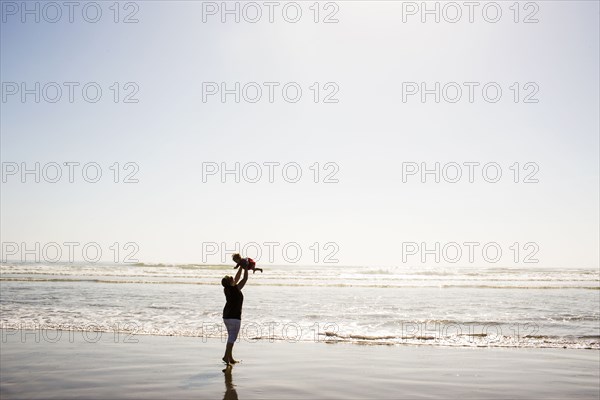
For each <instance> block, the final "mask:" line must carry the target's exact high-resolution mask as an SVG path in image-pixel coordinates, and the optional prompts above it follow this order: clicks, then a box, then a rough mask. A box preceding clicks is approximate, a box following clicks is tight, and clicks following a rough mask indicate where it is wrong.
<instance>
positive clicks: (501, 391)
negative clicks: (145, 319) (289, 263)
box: [0, 330, 600, 399]
mask: <svg viewBox="0 0 600 400" xmlns="http://www.w3.org/2000/svg"><path fill="white" fill-rule="evenodd" d="M36 340H39V341H37V342H36ZM125 341H127V342H125ZM129 341H132V342H134V341H137V343H128V342H129ZM124 342H125V343H124ZM223 348H224V344H223V343H221V341H220V340H218V339H207V340H206V341H204V340H203V339H202V338H190V337H165V336H150V335H137V336H132V337H129V338H126V337H125V336H123V334H121V335H120V336H118V337H115V336H114V335H113V333H94V332H87V340H86V336H84V335H83V333H82V332H68V331H62V332H60V333H59V331H46V332H43V333H40V332H39V331H37V333H36V332H35V331H19V330H3V331H2V343H1V350H2V351H1V357H0V361H1V363H0V364H1V367H0V372H1V376H2V380H1V386H0V396H1V397H2V399H19V398H32V399H42V398H54V399H58V398H61V399H66V398H87V399H97V398H148V399H149V398H153V399H159V398H196V399H198V398H200V399H215V398H226V399H237V398H239V399H265V398H268V399H307V398H311V399H316V398H318V399H339V398H345V399H386V398H388V399H392V398H394V399H438V398H469V399H481V398H486V399H500V398H502V399H506V398H512V399H540V398H545V399H565V398H570V399H575V398H576V399H597V398H598V396H599V395H600V377H599V371H600V353H599V352H598V351H596V350H574V349H519V348H510V349H502V348H447V347H441V346H440V347H436V346H381V345H356V344H327V343H287V342H284V341H276V342H272V343H271V342H269V341H256V342H253V343H249V342H246V341H243V342H240V343H238V344H236V347H235V349H234V355H235V356H236V358H238V359H239V360H241V363H239V364H237V365H235V366H234V367H233V368H232V370H231V373H224V372H223V369H224V364H223V363H222V362H221V360H220V358H221V356H222V353H223Z"/></svg>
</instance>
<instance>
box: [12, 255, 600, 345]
mask: <svg viewBox="0 0 600 400" xmlns="http://www.w3.org/2000/svg"><path fill="white" fill-rule="evenodd" d="M261 267H263V268H264V273H262V274H261V273H260V272H257V273H255V274H252V273H250V277H249V279H248V283H247V284H246V287H245V288H244V289H243V293H244V307H243V314H242V330H241V332H240V337H239V340H240V341H248V342H253V341H258V340H261V341H276V340H285V341H288V342H296V341H314V342H324V343H337V342H345V343H356V344H373V345H424V346H461V347H465V346H466V347H523V348H543V347H553V348H585V349H596V350H598V349H600V273H599V271H598V270H597V269H573V268H570V269H560V268H556V269H542V268H531V267H530V268H500V267H494V268H490V267H486V268H476V267H469V268H457V267H431V268H424V267H414V268H412V267H406V266H398V267H385V268H384V267H380V268H379V267H360V266H354V267H341V266H325V267H318V266H313V267H302V266H289V265H288V266H269V265H261ZM235 272H236V271H235V270H233V268H232V266H223V265H194V264H185V265H181V264H176V265H166V264H132V265H121V264H77V263H69V264H66V263H63V264H61V263H56V264H39V263H20V262H19V263H10V262H8V263H4V264H2V265H0V328H2V329H6V330H10V329H31V330H38V331H41V332H44V331H45V330H56V329H59V330H67V331H72V332H107V333H111V334H113V335H115V337H117V336H119V337H120V338H122V337H130V338H134V337H135V336H134V335H137V334H139V335H143V334H151V335H174V336H193V337H198V338H199V340H202V339H203V338H216V337H217V338H221V339H222V340H224V339H225V337H226V331H225V327H224V325H223V322H222V319H221V317H222V310H223V306H224V304H225V296H224V294H223V288H222V286H221V283H220V282H221V278H222V277H223V276H224V275H226V274H228V275H234V274H235ZM87 337H89V338H92V339H90V340H93V337H94V335H87Z"/></svg>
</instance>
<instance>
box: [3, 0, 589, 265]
mask: <svg viewBox="0 0 600 400" xmlns="http://www.w3.org/2000/svg"><path fill="white" fill-rule="evenodd" d="M513 3H514V2H497V3H492V2H479V3H478V5H477V6H476V7H475V8H474V9H472V10H470V9H469V8H467V7H466V6H464V5H463V3H462V2H457V3H452V4H450V5H449V3H447V2H437V3H436V2H430V3H428V5H429V7H430V8H429V10H435V7H437V9H438V10H439V14H438V17H439V21H438V22H436V20H435V17H436V15H435V14H427V13H425V12H423V11H424V10H423V9H422V8H421V2H391V1H376V2H367V1H337V2H320V3H316V6H315V3H314V2H302V1H299V2H279V3H278V5H277V6H276V7H274V8H273V9H269V6H268V5H265V3H264V2H254V3H248V2H227V5H226V7H229V8H228V9H229V10H235V9H236V7H237V10H239V22H236V20H235V18H236V15H235V12H234V13H229V14H228V13H226V12H225V13H224V12H223V9H222V4H224V3H221V2H195V1H174V2H165V1H135V2H120V3H115V2H112V1H110V2H109V1H98V2H77V3H76V5H75V6H73V7H74V8H73V9H71V10H69V9H68V8H67V7H66V6H64V5H61V4H62V2H58V3H52V5H48V3H43V2H36V1H30V2H26V3H22V2H7V1H2V2H1V7H2V8H1V11H2V23H1V26H0V45H1V49H0V58H1V60H0V67H1V71H0V78H1V81H2V99H1V103H0V107H1V109H0V114H1V122H0V146H1V149H0V157H1V161H2V182H1V183H0V185H1V193H0V201H1V204H0V212H1V218H0V219H1V222H0V234H1V236H2V238H1V242H2V259H3V260H21V259H26V260H28V261H32V260H37V261H40V262H44V261H51V260H55V259H57V258H60V260H62V261H64V260H65V259H67V258H69V257H70V256H72V259H74V260H77V261H90V260H92V261H94V260H96V258H97V257H96V254H100V255H101V256H99V257H100V259H101V260H104V261H107V260H108V261H113V262H114V261H117V262H132V261H139V262H146V263H159V262H160V263H209V264H220V263H229V262H230V260H229V256H230V253H231V252H233V251H234V250H239V251H242V252H243V255H244V256H250V257H254V258H256V259H258V260H259V263H261V264H279V265H290V266H294V265H311V264H318V265H330V264H331V265H340V266H344V265H364V266H399V267H400V266H406V267H412V266H461V267H468V266H473V267H482V266H488V267H525V268H554V267H558V268H578V267H585V268H598V265H599V246H598V244H599V233H598V232H599V206H598V204H599V181H600V179H599V178H600V173H599V131H600V127H599V114H598V113H599V111H598V110H599V109H600V104H599V87H600V82H599V72H598V71H599V70H600V66H599V48H600V46H599V42H598V41H599V37H600V35H599V33H600V32H599V3H598V2H595V1H538V2H519V3H518V6H517V7H515V6H514V5H513ZM115 4H117V5H118V7H115ZM436 4H437V6H436ZM56 5H58V7H57V6H56ZM456 5H458V6H456ZM23 7H28V8H27V10H24V9H23ZM511 7H512V8H511ZM28 10H29V11H30V12H28ZM257 10H259V12H260V18H259V17H258V14H257V13H256V12H257ZM298 10H300V14H298ZM269 11H271V12H272V22H270V21H269ZM317 11H318V13H317ZM470 11H471V18H472V22H470V21H469V12H470ZM498 11H499V14H498ZM70 12H71V15H69V13H70ZM98 12H99V13H98ZM459 15H460V16H459ZM36 18H37V19H38V20H37V21H36ZM70 18H71V19H72V22H70V20H69V19H70ZM223 19H224V22H223ZM295 20H297V21H296V22H293V21H295ZM315 20H316V21H317V22H315ZM94 21H96V22H94ZM115 21H116V22H115ZM252 21H255V22H252ZM326 21H327V22H326ZM453 21H455V22H453ZM494 21H495V22H494ZM36 82H39V86H36ZM236 83H239V87H238V89H236ZM436 85H437V86H436ZM84 88H85V90H84ZM284 88H285V89H284ZM298 88H299V90H300V92H299V91H298ZM436 88H437V89H436ZM484 88H485V89H484ZM98 90H100V91H101V92H98ZM498 90H500V91H498ZM259 91H260V92H259ZM99 93H100V94H99ZM423 93H425V94H424V95H423ZM259 94H260V95H259ZM317 94H318V96H317ZM459 94H460V96H459ZM236 96H237V97H238V99H237V100H238V101H236ZM436 96H437V97H438V99H437V100H439V101H438V102H436ZM36 97H39V99H36ZM36 100H38V101H36ZM36 163H39V164H36ZM77 163H78V164H77ZM115 163H117V164H115ZM236 163H238V164H236ZM36 165H39V168H38V169H37V171H38V172H37V173H36V172H35V171H36V168H37V167H36ZM236 165H238V166H239V167H238V170H237V171H238V172H237V174H238V176H236V172H235V171H236ZM436 165H437V166H438V170H437V171H438V174H439V177H438V179H439V182H436V175H435V170H436ZM57 166H58V168H57ZM83 166H86V168H85V172H84V168H83ZM257 167H258V168H257ZM284 167H285V168H284ZM484 167H485V168H484ZM24 169H27V170H32V171H34V172H32V173H29V174H27V173H25V174H24V175H23V170H24ZM424 169H425V170H427V171H434V172H431V173H428V174H427V173H426V174H425V175H422V172H423V170H424ZM58 171H60V176H58V175H57V173H58ZM224 171H225V174H223V172H224ZM227 171H233V172H229V173H227ZM458 171H460V174H461V175H460V176H458V175H457V173H458ZM470 171H471V172H472V177H471V179H470V178H469V172H470ZM69 172H71V173H72V179H70V178H69ZM98 172H100V173H101V175H100V176H98V177H97V173H98ZM117 172H118V174H117ZM258 172H260V176H259V175H257V174H258ZM270 172H271V174H272V176H271V177H269V173H270ZM298 172H300V174H301V175H300V176H298ZM317 172H318V173H317ZM403 172H404V175H403ZM498 173H500V175H499V176H498V175H497V174H498ZM36 174H37V175H39V176H36ZM36 178H38V179H39V182H36ZM236 178H237V179H238V180H239V182H236ZM71 180H72V182H71ZM53 181H56V182H53ZM115 181H116V182H115ZM65 243H75V244H72V245H69V244H65ZM115 243H116V245H115ZM36 246H37V247H36ZM84 248H86V250H85V252H84V251H83V249H84ZM90 249H91V250H90ZM117 249H118V250H117ZM98 250H99V253H98V252H97V251H98ZM59 255H60V257H58V256H59Z"/></svg>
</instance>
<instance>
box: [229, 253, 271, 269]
mask: <svg viewBox="0 0 600 400" xmlns="http://www.w3.org/2000/svg"><path fill="white" fill-rule="evenodd" d="M231 258H233V261H235V262H236V264H235V267H233V269H236V268H239V267H240V266H241V267H242V268H244V269H247V270H249V271H252V273H253V274H254V273H255V272H256V271H260V272H263V270H262V268H256V263H255V262H254V260H253V259H251V258H250V257H247V258H242V256H240V255H239V253H235V254H234V255H233V256H232V257H231Z"/></svg>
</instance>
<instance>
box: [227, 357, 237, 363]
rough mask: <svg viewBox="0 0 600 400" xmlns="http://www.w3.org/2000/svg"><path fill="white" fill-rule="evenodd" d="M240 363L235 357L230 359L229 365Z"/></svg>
mask: <svg viewBox="0 0 600 400" xmlns="http://www.w3.org/2000/svg"><path fill="white" fill-rule="evenodd" d="M237 363H238V361H236V360H234V359H233V357H231V358H230V359H229V364H237Z"/></svg>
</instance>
